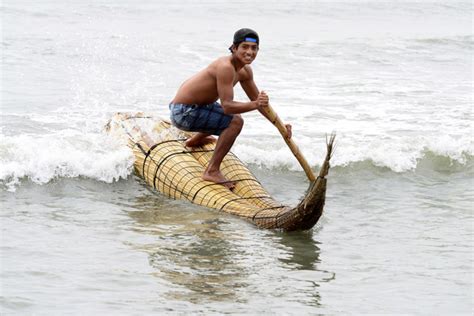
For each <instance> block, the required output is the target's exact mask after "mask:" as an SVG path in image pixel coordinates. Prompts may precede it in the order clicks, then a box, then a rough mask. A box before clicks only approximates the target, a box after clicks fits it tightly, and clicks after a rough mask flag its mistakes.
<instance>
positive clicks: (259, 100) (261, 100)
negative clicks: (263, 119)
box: [257, 91, 268, 108]
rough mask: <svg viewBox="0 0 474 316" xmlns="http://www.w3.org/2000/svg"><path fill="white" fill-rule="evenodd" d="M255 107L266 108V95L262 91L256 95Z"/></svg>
mask: <svg viewBox="0 0 474 316" xmlns="http://www.w3.org/2000/svg"><path fill="white" fill-rule="evenodd" d="M257 106H258V107H259V108H262V107H264V106H268V95H267V94H266V93H265V91H262V92H260V93H259V94H258V97H257Z"/></svg>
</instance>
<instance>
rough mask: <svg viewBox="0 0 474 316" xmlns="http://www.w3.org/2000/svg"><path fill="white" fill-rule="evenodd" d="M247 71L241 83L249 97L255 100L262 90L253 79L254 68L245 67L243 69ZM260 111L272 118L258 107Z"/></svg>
mask: <svg viewBox="0 0 474 316" xmlns="http://www.w3.org/2000/svg"><path fill="white" fill-rule="evenodd" d="M243 71H245V77H244V78H243V79H242V80H240V85H241V86H242V89H244V91H245V94H247V96H248V97H249V99H250V100H252V101H255V100H257V98H258V95H259V94H260V92H259V91H258V88H257V85H256V84H255V81H253V71H252V68H250V67H245V69H244V70H243ZM258 111H259V112H260V113H261V114H262V115H263V116H264V117H266V118H267V120H270V118H269V117H268V116H267V113H265V111H263V110H262V109H260V108H259V109H258Z"/></svg>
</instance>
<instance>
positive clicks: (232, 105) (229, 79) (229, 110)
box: [216, 64, 259, 114]
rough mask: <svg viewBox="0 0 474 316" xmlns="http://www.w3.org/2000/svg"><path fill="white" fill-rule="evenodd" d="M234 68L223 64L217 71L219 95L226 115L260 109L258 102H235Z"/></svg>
mask: <svg viewBox="0 0 474 316" xmlns="http://www.w3.org/2000/svg"><path fill="white" fill-rule="evenodd" d="M234 73H235V70H234V67H233V66H232V65H231V64H229V65H227V64H221V65H219V66H218V67H217V70H216V81H217V93H218V94H219V99H220V100H221V105H222V108H223V109H224V113H226V114H240V113H245V112H249V111H253V110H256V109H258V107H259V104H258V102H257V100H252V101H250V102H237V101H234Z"/></svg>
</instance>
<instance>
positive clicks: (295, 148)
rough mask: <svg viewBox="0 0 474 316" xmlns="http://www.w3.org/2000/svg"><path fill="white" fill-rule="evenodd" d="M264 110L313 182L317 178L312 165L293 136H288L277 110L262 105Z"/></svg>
mask: <svg viewBox="0 0 474 316" xmlns="http://www.w3.org/2000/svg"><path fill="white" fill-rule="evenodd" d="M262 110H263V111H264V112H265V113H266V114H267V118H268V119H269V120H270V122H272V124H273V125H275V126H276V128H277V129H278V131H279V132H280V134H281V136H283V139H284V140H285V142H286V144H287V145H288V147H289V148H290V150H291V152H292V153H293V155H294V156H295V157H296V159H297V160H298V162H299V163H300V165H301V167H303V170H304V172H305V173H306V176H307V177H308V179H309V181H311V182H313V181H314V180H316V177H315V175H314V173H313V170H311V167H310V166H309V164H308V162H307V161H306V159H305V157H304V156H303V154H302V153H301V151H300V150H299V148H298V146H296V144H295V142H294V141H293V139H292V138H288V133H287V130H286V126H285V124H283V122H282V121H281V119H280V118H279V117H278V114H277V113H276V112H275V110H273V108H272V107H271V106H270V105H268V106H264V107H262Z"/></svg>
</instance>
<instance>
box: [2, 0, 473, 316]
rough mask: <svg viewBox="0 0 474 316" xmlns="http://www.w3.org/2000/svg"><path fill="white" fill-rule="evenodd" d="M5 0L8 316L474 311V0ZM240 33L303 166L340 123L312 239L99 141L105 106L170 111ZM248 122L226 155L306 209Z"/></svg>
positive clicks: (289, 174)
mask: <svg viewBox="0 0 474 316" xmlns="http://www.w3.org/2000/svg"><path fill="white" fill-rule="evenodd" d="M0 5H1V8H0V20H1V49H0V51H1V59H2V62H1V69H0V72H1V87H0V89H1V107H0V114H1V119H0V120H1V122H0V207H1V208H0V216H1V217H0V228H1V233H0V234H1V235H0V314H2V315H10V314H11V315H31V314H38V315H51V314H54V315H69V314H73V315H74V314H83V315H162V314H178V315H185V314H195V315H196V314H197V315H212V314H216V315H217V314H218V315H221V314H250V315H257V314H258V315H261V314H263V315H267V314H284V315H357V314H393V315H401V314H403V315H472V313H473V309H474V303H473V297H474V294H473V269H474V268H473V264H474V257H473V256H474V252H473V247H474V241H473V224H474V221H473V212H474V210H473V204H474V189H473V188H474V181H473V179H474V178H473V175H474V159H473V155H474V154H473V149H474V146H473V47H474V40H473V33H472V18H473V7H472V2H470V1H464V2H459V1H337V2H335V1H309V0H308V1H301V0H296V1H293V0H291V1H290V0H285V1H268V0H266V1H251V0H235V1H217V0H207V1H191V0H173V1H171V0H169V1H132V0H115V1H105V0H102V1H92V0H82V1H59V0H54V1H53V0H41V1H21V0H20V1H14V0H3V1H2V3H1V4H0ZM241 27H250V28H253V29H255V30H257V31H258V32H259V35H260V41H261V43H260V51H259V54H258V56H257V59H256V60H255V62H254V63H253V66H252V67H253V69H254V75H255V81H256V83H257V85H258V87H259V89H261V90H265V91H266V92H267V94H268V95H269V97H270V103H271V104H272V105H273V107H274V108H275V110H276V111H277V112H278V113H279V115H280V117H281V118H282V119H283V120H284V121H285V122H288V123H291V124H292V125H293V130H294V140H295V142H296V143H297V144H298V145H299V147H300V149H301V150H302V152H303V154H304V155H305V156H306V158H307V160H308V161H309V163H310V164H311V166H312V167H313V168H314V170H315V171H317V170H318V169H319V166H320V164H321V162H322V160H323V157H324V155H325V139H326V135H327V134H329V133H331V132H332V131H336V132H337V147H336V151H335V154H334V157H333V160H332V164H331V165H332V168H331V170H330V174H329V176H328V192H327V201H326V207H325V213H324V215H323V217H322V218H321V220H320V221H319V223H318V224H317V226H316V227H315V228H313V229H312V230H310V231H304V232H293V233H285V232H281V231H271V230H262V229H258V228H256V227H255V226H253V225H252V224H250V223H248V222H246V221H244V220H242V219H240V218H237V217H234V216H230V215H228V214H224V213H219V212H217V211H215V210H211V209H207V208H203V207H200V206H196V205H191V204H190V203H187V202H184V201H175V200H170V199H168V198H166V197H164V196H162V195H160V194H158V193H156V192H153V191H152V190H151V189H149V188H148V187H147V186H146V185H145V184H144V182H143V181H142V180H140V179H139V178H138V177H136V176H135V175H134V173H133V170H132V165H133V156H132V154H131V152H130V150H129V149H128V148H126V147H124V146H123V145H122V144H120V143H119V142H117V141H116V140H115V139H113V138H111V137H110V136H108V135H107V134H106V133H105V131H104V125H105V124H106V123H107V120H108V119H109V118H110V117H111V116H112V115H113V113H115V112H118V111H132V112H136V111H144V112H150V113H153V114H155V115H159V116H163V117H167V116H168V107H167V104H168V103H169V101H170V100H171V99H172V98H173V96H174V94H175V92H176V90H177V88H178V87H179V85H180V84H181V82H182V81H183V80H185V79H186V78H188V77H189V76H191V75H192V74H194V73H195V72H197V71H199V70H200V69H202V68H204V67H205V66H206V65H207V64H208V63H210V62H211V61H212V60H213V59H215V58H217V57H219V56H224V55H227V54H228V50H227V48H228V47H229V46H230V44H231V41H232V36H233V33H234V32H235V31H236V30H237V29H239V28H241ZM235 99H236V100H241V101H244V100H246V98H245V94H244V93H243V92H242V90H241V88H240V87H236V92H235ZM244 119H245V126H244V130H243V132H242V134H241V135H240V136H239V138H238V139H237V141H236V144H235V146H234V147H233V149H232V150H233V152H234V153H235V154H236V155H237V156H239V157H240V159H241V160H243V161H244V162H245V163H246V164H248V166H249V167H250V169H251V170H252V171H253V172H254V173H255V175H256V176H257V177H258V178H259V179H260V181H261V182H262V184H263V185H264V187H266V188H267V189H268V191H269V192H270V193H271V194H272V195H273V196H274V197H275V198H276V199H278V200H280V201H282V202H284V203H286V204H290V205H291V204H296V203H298V201H299V199H300V198H301V197H302V196H303V194H304V192H305V190H306V189H307V187H308V182H307V180H306V178H305V174H304V172H303V171H302V170H301V168H300V167H299V165H298V163H297V161H296V160H295V158H294V157H293V155H292V154H291V152H290V151H289V149H288V148H287V147H286V145H285V143H284V142H283V141H282V139H281V137H280V136H279V134H278V132H277V130H276V129H275V128H274V127H273V125H271V124H270V123H269V122H267V121H266V120H265V119H264V118H263V117H262V116H260V115H259V114H258V113H247V114H244Z"/></svg>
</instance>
